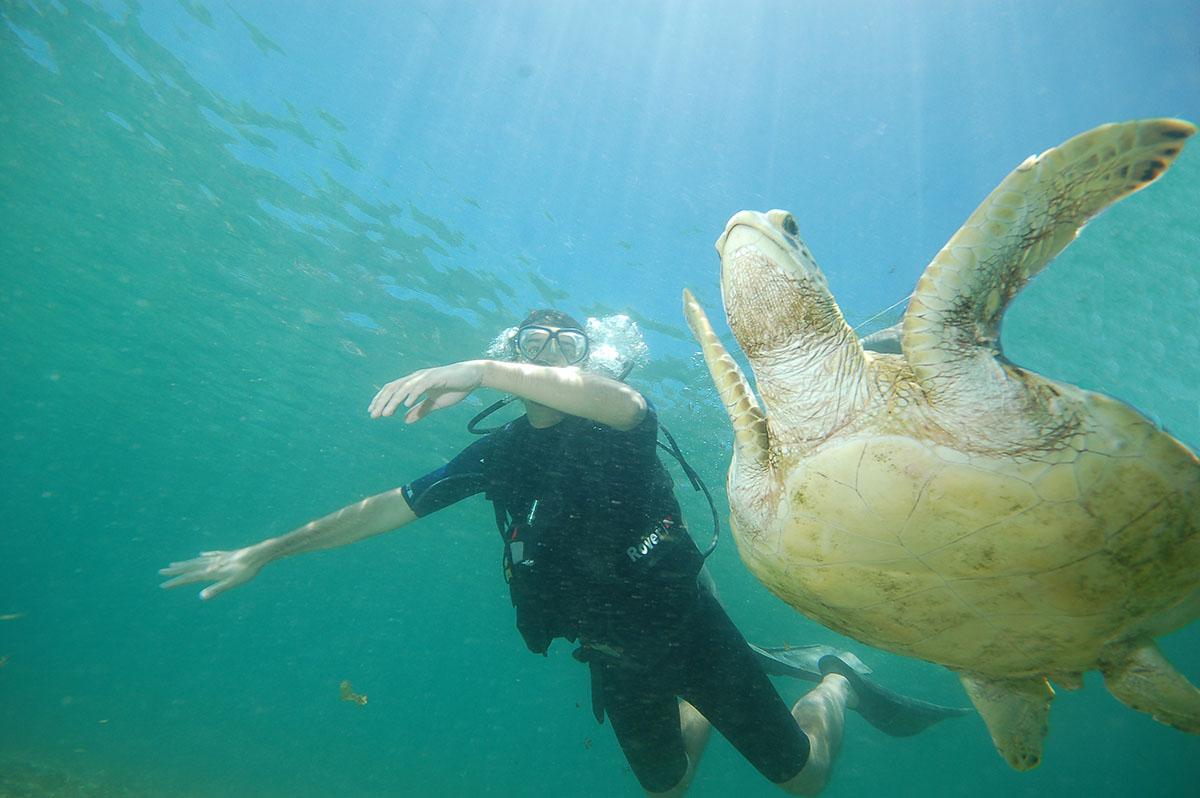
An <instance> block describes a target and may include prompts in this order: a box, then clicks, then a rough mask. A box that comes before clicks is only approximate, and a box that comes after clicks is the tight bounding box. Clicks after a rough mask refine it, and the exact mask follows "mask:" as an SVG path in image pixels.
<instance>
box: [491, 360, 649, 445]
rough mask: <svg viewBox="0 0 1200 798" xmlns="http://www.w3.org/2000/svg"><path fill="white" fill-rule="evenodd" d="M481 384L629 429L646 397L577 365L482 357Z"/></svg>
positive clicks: (642, 409) (637, 420)
mask: <svg viewBox="0 0 1200 798" xmlns="http://www.w3.org/2000/svg"><path fill="white" fill-rule="evenodd" d="M481 362H482V363H483V384H484V385H485V386H487V387H488V388H495V389H496V390H498V391H504V392H505V393H511V394H514V395H516V396H519V397H521V398H522V399H529V400H531V401H534V402H537V403H538V404H542V405H545V406H546V407H552V408H554V409H555V410H558V411H560V412H562V413H566V414H568V415H572V416H580V417H582V418H587V419H591V420H592V421H597V422H599V423H601V424H604V425H607V426H609V427H613V428H615V429H619V430H630V429H633V428H634V427H636V426H637V425H638V424H640V423H641V421H642V419H643V418H645V416H646V400H645V399H644V398H643V397H642V395H641V394H640V393H638V392H637V391H635V390H634V389H633V388H630V387H629V386H628V385H626V384H625V383H623V382H617V381H616V380H613V379H609V378H608V377H601V376H600V375H598V374H589V373H588V372H586V371H580V370H579V369H576V368H563V367H557V366H539V365H535V364H533V363H512V362H509V361H505V360H484V361H481Z"/></svg>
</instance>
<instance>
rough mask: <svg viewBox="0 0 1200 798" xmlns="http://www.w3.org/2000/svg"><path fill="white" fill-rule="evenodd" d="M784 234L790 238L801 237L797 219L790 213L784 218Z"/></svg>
mask: <svg viewBox="0 0 1200 798" xmlns="http://www.w3.org/2000/svg"><path fill="white" fill-rule="evenodd" d="M783 232H785V233H787V234H788V235H790V236H798V235H800V228H799V227H797V226H796V218H795V217H794V216H792V215H791V214H790V213H789V214H788V215H787V216H785V217H783Z"/></svg>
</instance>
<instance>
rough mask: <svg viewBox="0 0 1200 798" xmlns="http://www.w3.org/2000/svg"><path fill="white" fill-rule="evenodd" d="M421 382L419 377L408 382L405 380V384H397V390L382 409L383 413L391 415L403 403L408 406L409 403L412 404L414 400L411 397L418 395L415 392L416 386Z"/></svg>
mask: <svg viewBox="0 0 1200 798" xmlns="http://www.w3.org/2000/svg"><path fill="white" fill-rule="evenodd" d="M419 383H420V380H419V379H418V380H415V381H407V382H405V384H403V385H400V386H397V388H396V390H395V391H393V392H392V395H391V396H389V397H388V400H387V402H386V403H384V405H383V410H382V411H381V415H384V416H391V415H392V414H393V413H395V412H396V410H397V409H398V408H399V407H400V405H402V404H403V405H405V406H406V407H407V406H408V405H411V404H412V402H411V401H410V399H411V397H413V396H416V395H417V394H416V392H415V388H416V385H417V384H419Z"/></svg>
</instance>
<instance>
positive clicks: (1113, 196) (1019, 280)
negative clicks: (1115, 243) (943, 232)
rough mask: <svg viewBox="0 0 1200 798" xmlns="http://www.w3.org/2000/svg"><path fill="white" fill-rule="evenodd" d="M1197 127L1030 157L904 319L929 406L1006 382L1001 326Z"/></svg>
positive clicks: (943, 259) (1094, 134) (1169, 126)
mask: <svg viewBox="0 0 1200 798" xmlns="http://www.w3.org/2000/svg"><path fill="white" fill-rule="evenodd" d="M1195 132H1196V128H1195V126H1193V125H1191V124H1189V123H1187V122H1184V121H1181V120H1178V119H1149V120H1140V121H1134V122H1125V123H1121V124H1110V125H1103V126H1101V127H1098V128H1095V129H1094V130H1090V131H1088V132H1086V133H1082V134H1080V135H1078V136H1075V137H1074V138H1072V139H1070V140H1068V141H1067V142H1065V143H1064V144H1061V145H1059V146H1058V147H1054V148H1052V149H1049V150H1047V151H1046V152H1044V153H1042V154H1041V155H1038V156H1030V157H1029V158H1028V159H1027V160H1026V161H1025V162H1024V163H1022V164H1021V165H1020V166H1018V167H1017V168H1016V169H1015V170H1014V171H1013V172H1012V173H1011V174H1009V175H1008V177H1006V178H1004V180H1003V181H1002V182H1001V183H1000V185H999V186H997V187H996V189H995V190H994V191H992V193H991V194H989V195H988V197H987V199H985V200H984V201H983V203H982V204H981V205H980V206H979V207H978V208H977V209H976V210H975V212H974V213H972V214H971V216H970V218H968V219H967V221H966V223H965V224H963V226H962V227H961V228H960V229H959V230H958V232H957V233H955V234H954V236H953V237H952V238H951V239H950V241H949V242H947V244H946V245H945V246H944V247H943V248H942V250H941V251H940V252H938V254H937V255H936V256H935V257H934V259H933V261H932V262H931V263H930V264H929V265H928V266H927V267H926V268H925V272H924V274H922V275H921V279H920V280H919V281H918V283H917V289H916V291H915V292H914V294H913V297H912V299H911V301H910V302H909V305H908V310H907V311H906V313H905V315H904V329H903V338H902V343H903V348H904V354H905V357H906V359H907V360H908V362H909V364H910V365H911V366H912V368H913V371H914V372H915V375H916V377H917V379H918V380H919V381H920V383H921V384H922V386H923V387H924V388H925V390H926V391H927V393H928V394H929V395H930V397H931V398H932V399H934V400H937V399H947V400H948V399H951V398H952V397H953V395H954V394H955V387H956V386H957V385H960V384H961V383H962V382H963V380H964V379H965V380H967V381H969V384H970V385H971V386H979V385H983V384H986V383H985V381H986V380H989V379H991V380H1001V381H1002V380H1003V378H1004V374H1003V373H1002V369H1003V366H1002V365H1001V364H1000V363H998V362H997V361H996V356H997V355H999V354H1000V344H999V335H1000V321H1001V317H1002V316H1003V315H1004V311H1005V309H1006V308H1007V307H1008V304H1009V302H1011V301H1012V299H1013V297H1015V296H1016V295H1017V293H1019V292H1020V290H1021V289H1022V288H1023V287H1024V286H1025V284H1026V283H1027V282H1028V281H1029V280H1030V278H1032V277H1033V276H1034V275H1036V274H1037V273H1038V272H1039V271H1041V270H1042V269H1043V268H1044V267H1045V266H1046V264H1047V263H1049V262H1050V261H1051V259H1053V258H1054V256H1055V255H1057V254H1058V253H1059V252H1061V251H1062V250H1063V249H1064V248H1065V247H1066V246H1067V245H1068V244H1070V243H1071V241H1073V240H1074V239H1075V236H1076V234H1078V232H1079V230H1080V229H1081V228H1082V227H1083V225H1084V223H1086V222H1087V221H1088V219H1090V218H1091V217H1093V216H1095V215H1096V214H1097V213H1099V212H1100V211H1102V210H1104V209H1105V208H1106V207H1108V206H1109V205H1110V204H1112V203H1113V202H1116V201H1117V200H1119V199H1121V198H1122V197H1124V196H1127V195H1129V194H1132V193H1133V192H1135V191H1137V190H1139V189H1141V188H1144V187H1145V186H1147V185H1149V184H1150V183H1152V182H1154V181H1155V180H1156V179H1158V177H1159V176H1160V175H1162V174H1163V172H1165V171H1166V170H1167V168H1168V167H1169V166H1170V165H1171V163H1172V162H1173V161H1174V160H1175V158H1176V156H1178V155H1179V152H1180V150H1181V149H1183V144H1184V141H1185V140H1186V139H1187V138H1188V137H1189V136H1191V135H1192V134H1193V133H1195Z"/></svg>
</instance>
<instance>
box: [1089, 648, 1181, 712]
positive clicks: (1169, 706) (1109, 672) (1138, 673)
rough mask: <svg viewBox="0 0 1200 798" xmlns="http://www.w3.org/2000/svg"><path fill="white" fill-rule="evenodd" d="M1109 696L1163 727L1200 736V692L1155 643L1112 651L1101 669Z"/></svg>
mask: <svg viewBox="0 0 1200 798" xmlns="http://www.w3.org/2000/svg"><path fill="white" fill-rule="evenodd" d="M1100 669H1101V671H1103V673H1104V685H1105V686H1106V687H1107V688H1108V692H1110V693H1112V694H1113V695H1114V696H1116V698H1117V699H1118V700H1119V701H1121V703H1123V704H1125V706H1127V707H1131V708H1132V709H1136V710H1138V711H1139V712H1148V713H1150V715H1151V716H1152V717H1153V718H1154V719H1155V720H1157V721H1159V722H1160V723H1166V724H1167V725H1169V726H1174V727H1175V728H1177V729H1180V730H1182V731H1185V732H1191V733H1192V734H1200V690H1197V689H1196V688H1195V687H1194V686H1193V685H1192V683H1191V682H1189V681H1188V680H1187V678H1186V677H1185V676H1184V675H1183V674H1182V673H1180V672H1179V671H1177V670H1175V668H1174V667H1173V666H1172V665H1171V663H1170V662H1168V661H1167V658H1166V657H1164V656H1163V653H1162V652H1161V651H1160V650H1159V649H1158V646H1157V645H1155V644H1154V641H1153V640H1149V639H1140V640H1136V641H1134V642H1133V643H1127V644H1124V645H1121V646H1116V647H1111V648H1110V650H1108V651H1106V652H1105V656H1104V662H1102V663H1101V666H1100Z"/></svg>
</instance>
